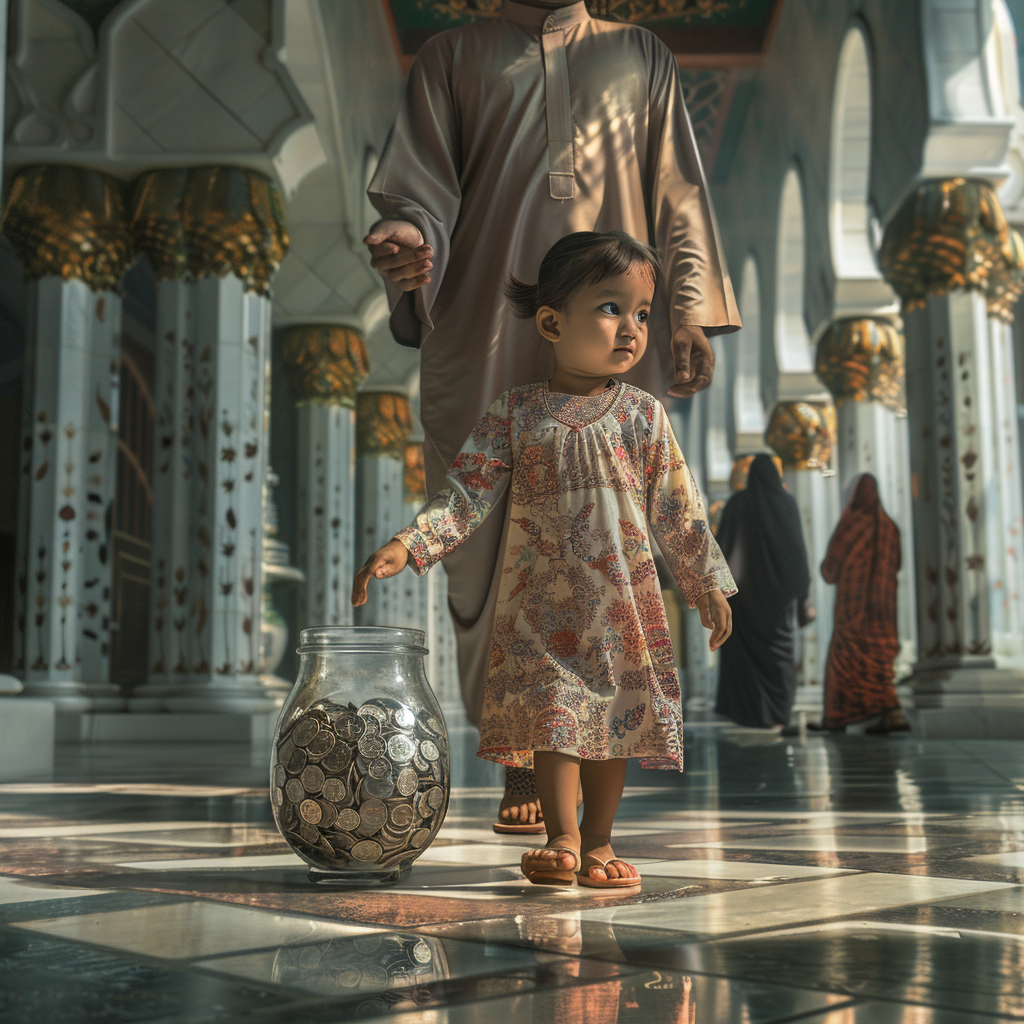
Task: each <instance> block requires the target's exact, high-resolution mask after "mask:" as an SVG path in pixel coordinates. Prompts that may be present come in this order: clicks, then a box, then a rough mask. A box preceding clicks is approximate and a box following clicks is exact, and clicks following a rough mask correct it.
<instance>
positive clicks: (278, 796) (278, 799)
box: [270, 786, 284, 807]
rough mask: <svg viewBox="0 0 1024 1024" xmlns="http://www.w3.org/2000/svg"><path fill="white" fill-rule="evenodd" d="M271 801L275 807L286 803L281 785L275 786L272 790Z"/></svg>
mask: <svg viewBox="0 0 1024 1024" xmlns="http://www.w3.org/2000/svg"><path fill="white" fill-rule="evenodd" d="M270 802H271V803H272V804H273V805H274V807H280V806H281V804H282V803H284V790H283V789H282V788H281V787H280V786H274V788H273V789H272V790H271V791H270Z"/></svg>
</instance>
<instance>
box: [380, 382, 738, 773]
mask: <svg viewBox="0 0 1024 1024" xmlns="http://www.w3.org/2000/svg"><path fill="white" fill-rule="evenodd" d="M506 491H507V492H508V504H509V513H508V516H509V523H508V537H507V544H506V547H505V551H504V559H503V562H502V569H501V581H500V585H499V591H498V599H497V606H496V612H495V618H494V624H493V634H492V640H491V648H490V664H489V672H488V675H487V680H486V683H485V689H484V707H483V721H482V726H481V731H480V749H479V751H478V755H479V756H480V757H484V758H488V759H490V760H493V761H500V762H502V763H504V764H507V765H513V766H520V767H528V766H530V765H531V764H532V760H533V751H534V750H556V751H562V752H565V753H572V754H575V755H577V756H579V757H581V758H584V759H588V760H601V759H604V758H610V757H639V758H642V759H643V764H644V766H645V767H653V768H681V767H682V749H683V748H682V737H683V729H682V707H681V699H680V690H679V679H678V676H677V674H676V668H675V659H674V657H673V653H672V642H671V639H670V637H669V631H668V624H667V621H666V618H665V606H664V603H663V601H662V596H661V589H660V587H659V585H658V575H657V572H656V569H655V565H654V558H653V550H652V544H651V537H652V536H653V537H654V539H655V540H656V541H657V543H658V547H659V548H660V549H661V552H662V554H663V556H664V558H665V560H666V562H667V563H668V565H669V568H670V569H671V571H672V574H673V576H674V577H675V579H676V581H677V582H678V584H679V586H680V588H681V589H682V592H683V596H684V597H685V598H686V601H687V603H688V604H689V605H690V606H691V607H693V606H694V605H695V603H696V601H697V599H698V598H699V597H700V596H701V595H702V594H705V593H707V592H708V591H709V590H713V589H715V588H720V589H721V590H723V591H724V592H725V593H726V594H731V593H734V592H735V590H736V588H735V585H734V583H733V579H732V575H731V573H730V572H729V568H728V566H727V565H726V563H725V559H724V558H723V557H722V553H721V551H720V550H719V548H718V544H717V543H716V542H715V539H714V537H713V536H712V535H711V531H710V529H709V528H708V523H707V515H706V512H705V510H704V503H703V501H702V499H701V496H700V493H699V491H698V490H697V487H696V484H695V483H694V481H693V477H692V476H691V475H690V471H689V469H688V468H687V466H686V463H685V461H684V460H683V456H682V454H681V452H680V451H679V447H678V445H677V444H676V441H675V438H674V436H673V434H672V429H671V427H670V425H669V422H668V417H667V415H666V414H665V410H664V409H663V408H662V406H661V404H660V403H659V402H658V401H657V400H656V399H654V398H652V397H651V396H650V395H648V394H646V393H645V392H643V391H641V390H639V389H638V388H634V387H632V386H630V385H628V384H625V383H621V382H620V383H618V384H616V385H614V386H613V387H611V388H609V389H608V390H607V391H605V392H604V393H603V394H600V395H596V396H593V397H584V396H576V395H562V394H554V393H552V392H550V391H549V389H548V386H547V384H546V383H542V384H531V385H527V386H525V387H517V388H512V389H511V390H510V391H508V392H506V393H505V394H503V395H502V396H501V397H500V398H499V399H498V400H497V401H496V402H495V403H494V404H493V405H492V406H491V408H490V409H489V410H488V411H487V413H486V414H485V415H484V417H483V418H482V419H481V420H480V422H479V423H478V424H477V426H476V428H475V429H474V430H473V432H472V434H471V435H470V437H469V439H468V441H467V442H466V444H465V445H464V447H463V448H462V451H461V452H460V453H459V454H458V456H457V457H456V459H455V461H454V462H453V463H452V465H451V467H450V469H449V471H448V480H447V487H445V488H444V489H442V490H441V491H439V492H438V493H437V494H436V495H435V496H434V497H433V498H432V499H431V500H430V501H428V502H427V504H426V505H424V507H423V509H422V511H421V512H420V513H419V515H418V516H417V517H416V521H415V522H414V523H413V524H412V525H411V526H409V527H408V528H407V529H405V530H403V531H402V532H400V533H399V534H398V539H399V540H400V541H401V542H402V543H403V544H404V545H405V546H406V547H407V548H408V550H409V552H410V554H411V556H412V559H413V563H414V569H415V571H416V572H417V573H419V574H422V573H424V572H426V571H427V569H429V568H430V566H432V565H434V564H435V563H436V562H437V561H438V560H439V559H441V558H443V557H444V556H445V555H446V554H447V553H448V552H450V551H451V550H452V549H453V548H455V547H456V546H457V545H458V544H460V543H462V541H463V540H465V539H466V537H468V536H469V535H470V534H471V533H472V532H473V530H474V529H476V528H477V527H478V526H479V525H480V524H481V523H482V522H483V521H484V520H485V518H486V517H487V516H488V514H489V513H490V512H491V510H492V509H493V508H494V507H495V505H496V504H497V503H498V502H499V501H500V500H501V498H502V497H503V496H504V495H505V493H506Z"/></svg>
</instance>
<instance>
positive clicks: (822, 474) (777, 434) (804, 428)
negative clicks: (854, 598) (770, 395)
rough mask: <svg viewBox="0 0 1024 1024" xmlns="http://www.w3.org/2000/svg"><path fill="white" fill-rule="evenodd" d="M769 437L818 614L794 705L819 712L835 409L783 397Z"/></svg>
mask: <svg viewBox="0 0 1024 1024" xmlns="http://www.w3.org/2000/svg"><path fill="white" fill-rule="evenodd" d="M764 437H765V441H766V442H767V444H768V446H769V447H770V448H771V449H772V451H774V452H775V453H776V454H777V455H778V456H779V457H780V458H781V459H782V467H783V479H784V480H785V482H786V486H787V488H788V489H789V491H790V493H791V494H792V495H793V497H794V498H795V499H796V503H797V506H798V507H799V509H800V524H801V526H802V527H803V531H804V545H805V546H806V548H807V563H808V564H807V568H808V570H809V571H810V574H811V588H810V600H811V604H812V605H814V609H815V611H816V612H817V613H818V616H817V619H816V620H815V621H814V623H813V624H811V625H810V626H808V627H807V628H805V629H802V630H800V633H799V635H800V638H801V641H802V644H803V657H802V659H801V662H800V665H799V668H798V672H797V678H798V680H799V682H800V687H799V689H798V691H797V698H796V703H795V705H794V710H796V711H810V712H819V711H820V710H821V706H822V695H823V690H822V684H823V683H824V680H825V662H826V659H827V658H828V645H829V641H830V640H831V639H832V607H833V594H832V589H831V588H830V587H828V586H826V585H825V582H824V580H822V578H821V571H820V566H821V563H822V561H823V560H824V558H825V552H826V551H827V550H828V542H829V540H831V538H832V531H833V529H834V528H835V524H836V521H837V520H838V519H839V486H838V481H837V479H836V476H835V474H834V473H831V472H829V462H830V460H831V458H832V451H833V448H834V446H835V440H836V411H835V408H834V407H833V406H832V405H831V404H830V403H827V402H812V401H790V402H779V403H778V404H777V405H776V406H775V408H774V409H773V410H772V414H771V417H770V418H769V420H768V427H767V429H766V430H765V435H764Z"/></svg>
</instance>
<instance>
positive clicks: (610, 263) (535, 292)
mask: <svg viewBox="0 0 1024 1024" xmlns="http://www.w3.org/2000/svg"><path fill="white" fill-rule="evenodd" d="M637 266H640V267H644V268H645V269H647V270H648V271H649V272H650V274H651V276H652V277H653V278H654V279H655V280H657V278H658V274H659V273H660V272H661V263H660V262H659V260H658V254H657V253H656V252H655V251H654V249H652V248H651V247H650V246H649V245H644V243H643V242H638V241H637V240H636V239H635V238H633V237H632V236H631V235H627V234H626V233H625V232H624V231H577V232H575V233H574V234H571V235H566V236H565V237H564V238H560V239H559V240H558V241H557V242H555V244H554V245H553V246H551V248H550V249H548V251H547V254H546V255H545V257H544V259H543V260H541V264H540V272H539V273H538V275H537V283H536V284H525V283H524V282H522V281H520V280H519V278H517V277H516V276H515V275H514V274H509V276H508V281H507V282H506V284H505V289H504V290H505V295H506V296H507V297H508V300H509V302H511V303H512V311H513V313H514V314H515V315H516V316H517V317H519V318H520V319H521V320H532V319H533V318H534V317H535V316H536V315H537V310H538V309H540V308H541V306H550V307H551V308H552V309H557V310H563V309H565V307H566V306H567V305H568V304H569V302H570V301H571V300H572V297H573V296H574V295H575V294H576V293H577V292H578V291H579V290H580V289H581V288H586V287H587V285H592V284H597V283H598V282H599V281H603V280H605V278H608V277H616V276H617V275H619V274H626V273H628V272H629V271H630V270H632V269H633V268H634V267H637Z"/></svg>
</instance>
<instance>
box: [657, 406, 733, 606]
mask: <svg viewBox="0 0 1024 1024" xmlns="http://www.w3.org/2000/svg"><path fill="white" fill-rule="evenodd" d="M654 409H655V411H654V419H653V423H652V428H651V439H650V443H649V448H648V452H647V465H646V473H647V480H646V491H647V522H648V524H649V525H650V527H651V533H652V534H653V535H654V539H655V540H656V541H657V542H658V547H659V548H660V549H661V553H662V555H663V556H664V559H665V562H666V563H667V564H668V567H669V569H670V570H671V572H672V575H673V577H674V578H675V581H676V583H678V584H679V589H680V590H681V591H682V592H683V597H684V598H686V603H687V604H688V605H689V606H690V607H691V608H693V607H695V606H696V604H697V598H699V597H701V595H703V594H706V593H707V592H708V591H709V590H716V589H717V590H721V591H722V592H723V593H724V594H725V595H726V596H727V597H728V596H729V595H731V594H735V593H736V583H735V581H734V580H733V578H732V573H731V572H730V571H729V566H728V565H727V564H726V561H725V558H724V557H723V555H722V550H721V548H719V546H718V542H717V541H716V540H715V538H714V536H713V535H712V533H711V527H710V526H709V525H708V517H707V513H706V512H705V510H704V501H703V499H702V498H701V496H700V491H699V490H698V489H697V484H696V483H695V482H694V479H693V475H692V474H691V473H690V470H689V467H688V466H687V465H686V461H685V460H684V459H683V453H682V452H681V451H680V450H679V445H678V444H676V439H675V435H674V434H673V433H672V427H671V425H670V424H669V421H668V416H667V415H666V413H665V410H664V409H663V408H662V406H661V404H660V403H656V404H655V407H654Z"/></svg>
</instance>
